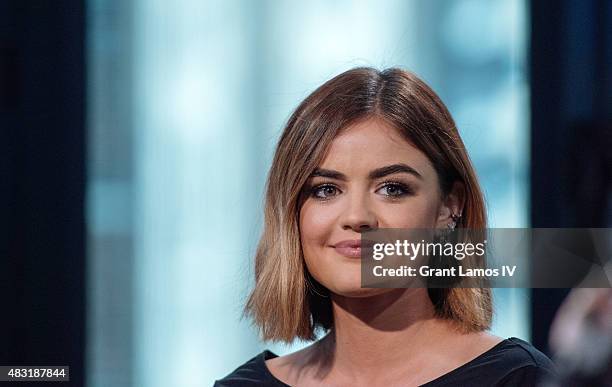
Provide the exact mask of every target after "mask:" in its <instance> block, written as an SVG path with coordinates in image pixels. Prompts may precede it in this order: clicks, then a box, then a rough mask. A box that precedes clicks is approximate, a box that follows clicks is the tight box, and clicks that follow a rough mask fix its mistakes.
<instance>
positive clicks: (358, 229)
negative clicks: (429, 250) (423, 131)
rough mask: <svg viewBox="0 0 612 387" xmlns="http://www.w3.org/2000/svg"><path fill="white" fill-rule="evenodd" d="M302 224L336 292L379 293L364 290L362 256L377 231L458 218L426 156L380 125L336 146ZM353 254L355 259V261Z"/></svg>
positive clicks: (313, 180)
mask: <svg viewBox="0 0 612 387" xmlns="http://www.w3.org/2000/svg"><path fill="white" fill-rule="evenodd" d="M304 195H305V197H306V198H305V201H304V202H303V204H302V207H301V210H300V214H299V223H300V238H301V243H302V249H303V252H304V258H305V260H306V265H307V267H308V270H309V271H310V273H311V274H312V276H313V277H314V278H315V279H316V280H317V281H318V282H319V283H321V284H322V285H323V286H325V287H326V288H328V289H329V290H330V291H331V292H332V293H335V294H339V295H343V296H354V297H355V296H366V295H373V294H378V293H380V292H381V291H384V289H362V288H361V272H360V257H359V254H357V255H355V252H356V251H357V252H358V251H359V250H357V249H351V248H350V247H348V248H343V247H342V246H341V245H340V243H341V242H346V241H354V242H355V243H359V240H360V236H361V233H362V232H363V231H367V230H370V229H372V228H440V227H445V226H446V225H447V224H448V223H449V222H450V221H451V220H450V215H451V210H452V211H453V212H457V211H456V208H455V207H456V205H455V202H454V201H453V199H454V195H449V197H448V198H446V199H445V200H442V198H441V193H440V188H439V182H438V176H437V174H436V172H435V170H434V168H433V166H432V165H431V163H430V161H429V159H428V158H427V156H425V154H424V153H423V152H421V151H420V150H418V149H417V148H416V147H415V146H413V145H412V144H410V143H408V142H407V141H406V140H404V139H403V138H402V137H401V135H400V134H399V133H398V131H397V130H396V129H395V128H393V127H392V126H390V125H389V124H387V123H385V122H384V121H381V120H379V119H375V118H371V119H367V120H365V121H360V122H358V123H356V124H354V125H352V126H349V127H348V128H346V129H345V130H344V131H342V132H341V133H340V134H339V135H338V136H337V137H336V138H335V139H334V140H333V142H332V144H331V146H330V149H329V151H328V153H327V155H326V156H325V158H324V160H323V162H322V163H321V164H320V165H319V167H318V169H317V170H316V171H315V172H314V173H313V175H312V176H311V177H310V179H309V181H308V182H307V183H306V185H305V191H304ZM351 253H352V254H351Z"/></svg>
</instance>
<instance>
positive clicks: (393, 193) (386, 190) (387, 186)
mask: <svg viewBox="0 0 612 387" xmlns="http://www.w3.org/2000/svg"><path fill="white" fill-rule="evenodd" d="M378 191H382V194H383V195H385V196H390V197H393V198H397V197H402V196H406V195H409V194H412V193H413V191H412V189H411V188H410V187H409V186H407V185H406V184H403V183H399V182H394V181H389V182H385V183H383V186H382V187H381V188H379V189H378Z"/></svg>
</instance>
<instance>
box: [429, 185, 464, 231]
mask: <svg viewBox="0 0 612 387" xmlns="http://www.w3.org/2000/svg"><path fill="white" fill-rule="evenodd" d="M464 205H465V186H464V185H463V183H462V182H460V181H455V182H454V183H453V187H452V188H451V190H450V192H449V193H448V195H446V197H444V198H442V202H441V203H440V207H439V209H438V219H437V221H436V227H437V228H447V227H448V225H449V224H450V223H451V222H453V218H452V215H461V214H463V207H464Z"/></svg>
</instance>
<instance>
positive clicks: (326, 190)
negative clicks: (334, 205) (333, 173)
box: [310, 184, 340, 199]
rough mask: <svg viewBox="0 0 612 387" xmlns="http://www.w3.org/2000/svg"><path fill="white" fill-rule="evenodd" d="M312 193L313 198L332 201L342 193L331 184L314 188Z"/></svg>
mask: <svg viewBox="0 0 612 387" xmlns="http://www.w3.org/2000/svg"><path fill="white" fill-rule="evenodd" d="M310 192H311V196H313V197H315V198H317V199H330V198H332V197H334V196H336V195H338V194H339V193H340V190H339V189H338V188H337V187H336V186H334V185H331V184H322V185H318V186H316V187H313V188H312V190H311V191H310Z"/></svg>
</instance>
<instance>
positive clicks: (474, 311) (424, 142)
mask: <svg viewBox="0 0 612 387" xmlns="http://www.w3.org/2000/svg"><path fill="white" fill-rule="evenodd" d="M371 117H377V118H380V119H383V120H385V121H386V122H388V123H390V124H391V125H392V126H393V127H395V128H396V129H397V130H398V132H399V133H400V134H401V135H402V136H403V137H404V138H405V139H406V140H407V141H409V142H410V143H412V144H413V145H414V146H416V147H417V148H418V149H420V150H421V151H422V152H423V153H425V155H426V156H427V157H428V158H429V160H430V162H431V163H432V165H433V167H434V169H435V171H436V172H437V174H438V178H439V181H440V192H441V193H442V195H443V196H446V195H447V194H448V193H449V192H450V190H451V189H452V186H453V183H454V182H456V181H459V182H462V183H463V185H464V186H465V203H464V208H463V211H462V214H463V216H462V217H461V218H460V219H459V221H458V223H457V227H463V228H469V229H484V228H486V210H485V204H484V199H483V195H482V192H481V190H480V187H479V184H478V181H477V179H476V174H475V172H474V169H473V167H472V164H471V162H470V159H469V156H468V154H467V152H466V150H465V146H464V144H463V142H462V140H461V138H460V137H459V133H458V131H457V128H456V127H455V122H454V121H453V118H452V117H451V115H450V113H449V112H448V110H447V108H446V106H444V104H443V103H442V101H441V100H440V98H439V97H438V96H437V95H436V94H435V93H434V92H433V91H432V90H431V88H429V87H428V86H427V85H426V84H425V83H424V82H423V81H421V80H420V79H419V78H418V77H416V76H415V75H414V74H412V73H410V72H407V71H404V70H402V69H398V68H389V69H386V70H384V71H379V70H377V69H374V68H369V67H359V68H354V69H351V70H348V71H346V72H344V73H342V74H340V75H338V76H336V77H334V78H333V79H331V80H329V81H327V82H326V83H325V84H323V85H322V86H320V87H319V88H318V89H316V90H315V91H314V92H313V93H312V94H310V95H309V96H308V97H307V98H306V99H305V100H304V101H303V102H302V103H301V104H300V105H299V106H298V107H297V109H296V110H295V112H294V113H293V114H292V115H291V117H290V118H289V121H288V122H287V125H286V126H285V128H284V130H283V133H282V135H281V137H280V140H279V142H278V145H277V147H276V151H275V154H274V159H273V161H272V166H271V169H270V171H269V175H268V180H267V183H266V197H265V208H264V229H263V234H262V236H261V239H260V241H259V244H258V247H257V251H256V255H255V287H254V289H253V291H252V292H251V294H250V296H249V298H248V301H247V303H246V306H245V309H244V312H245V315H247V316H249V317H251V318H252V319H253V322H254V323H255V324H256V325H257V326H258V327H259V331H260V334H261V336H262V338H263V339H264V340H273V341H284V342H292V341H293V340H294V339H295V338H299V339H302V340H314V339H316V331H317V329H319V328H322V329H323V330H329V329H331V328H333V315H332V312H331V301H330V299H329V298H326V297H321V295H320V294H319V293H320V292H317V291H316V290H314V291H313V289H312V288H311V285H312V282H313V281H314V278H312V276H311V275H310V273H309V272H308V269H307V267H306V264H305V261H304V256H303V252H302V247H301V242H300V232H299V211H300V208H301V203H302V191H303V188H304V185H305V183H306V181H307V179H308V178H309V176H310V175H311V173H312V172H313V171H314V170H315V169H316V168H317V166H318V165H319V163H320V162H321V161H322V160H323V158H324V156H325V154H326V151H327V150H328V148H329V146H330V144H331V142H332V140H333V139H334V138H335V137H336V136H337V135H338V133H339V132H340V131H341V130H342V129H344V128H346V127H347V126H349V125H351V124H353V123H355V122H356V121H358V120H362V119H366V118H371ZM314 282H316V281H314ZM318 286H319V287H322V286H321V285H320V284H318ZM428 294H429V297H430V299H431V301H432V303H433V305H434V308H435V313H436V316H437V317H439V318H443V319H447V320H452V321H454V322H456V326H457V327H458V328H459V330H461V331H464V332H478V331H483V330H486V329H488V328H489V327H490V325H491V319H492V313H493V312H492V300H491V289H489V288H484V287H479V288H468V287H465V288H461V285H460V284H459V285H458V286H456V287H453V288H446V289H433V288H430V289H428Z"/></svg>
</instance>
